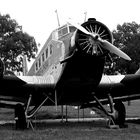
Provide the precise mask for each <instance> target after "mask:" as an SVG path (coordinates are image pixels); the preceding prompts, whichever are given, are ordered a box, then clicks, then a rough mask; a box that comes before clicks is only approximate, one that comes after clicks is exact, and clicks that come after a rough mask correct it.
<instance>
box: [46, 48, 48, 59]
mask: <svg viewBox="0 0 140 140" xmlns="http://www.w3.org/2000/svg"><path fill="white" fill-rule="evenodd" d="M47 57H48V48H47V49H46V59H47Z"/></svg>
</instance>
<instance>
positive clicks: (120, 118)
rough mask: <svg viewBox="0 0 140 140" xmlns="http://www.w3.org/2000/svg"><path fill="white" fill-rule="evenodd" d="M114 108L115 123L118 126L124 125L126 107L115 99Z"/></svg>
mask: <svg viewBox="0 0 140 140" xmlns="http://www.w3.org/2000/svg"><path fill="white" fill-rule="evenodd" d="M114 108H115V110H116V112H117V116H116V117H115V118H114V122H115V124H116V125H119V126H120V127H124V126H126V125H125V118H126V109H125V106H124V104H123V103H122V102H121V101H117V102H116V103H115V105H114Z"/></svg>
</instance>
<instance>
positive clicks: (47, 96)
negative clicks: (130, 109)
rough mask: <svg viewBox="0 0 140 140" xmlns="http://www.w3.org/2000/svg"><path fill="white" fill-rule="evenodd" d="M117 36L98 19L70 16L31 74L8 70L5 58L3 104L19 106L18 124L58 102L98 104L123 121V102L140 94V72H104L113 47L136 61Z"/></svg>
mask: <svg viewBox="0 0 140 140" xmlns="http://www.w3.org/2000/svg"><path fill="white" fill-rule="evenodd" d="M112 40H113V37H112V34H111V32H110V30H109V29H108V28H107V27H106V26H105V25H104V24H103V23H101V22H99V21H97V20H96V19H94V18H90V19H88V21H86V22H84V23H83V24H81V25H79V24H76V23H74V22H72V21H71V20H69V21H68V22H67V24H66V25H64V26H62V27H59V28H58V29H56V30H54V31H53V32H52V33H51V35H50V37H49V38H48V40H47V41H46V43H45V45H44V47H43V48H42V50H41V51H40V53H39V55H38V56H37V57H36V60H35V62H34V63H33V65H32V66H31V68H30V70H29V71H28V73H27V74H26V76H6V75H4V64H3V62H2V60H1V63H0V82H1V88H0V107H7V108H14V109H15V120H16V121H15V122H16V128H18V129H24V128H26V127H27V120H29V119H30V118H32V117H33V116H34V115H35V114H36V112H37V111H38V110H39V109H40V108H41V107H42V106H56V107H57V106H58V105H72V106H73V105H74V106H76V105H77V106H81V108H91V109H92V108H93V107H95V108H98V109H99V110H101V111H102V112H103V113H104V114H106V115H107V116H108V118H109V120H110V124H114V125H117V126H120V127H121V126H123V125H124V123H125V117H126V111H125V106H124V104H123V101H127V100H133V99H139V98H140V94H139V93H140V87H139V83H140V75H126V76H125V75H116V76H103V70H104V64H105V60H106V57H108V55H109V53H110V52H111V53H114V54H116V55H118V56H119V57H122V58H124V59H126V60H131V59H130V57H129V56H128V55H126V54H125V53H124V52H122V51H121V50H120V49H118V48H117V47H115V46H114V45H113V44H112ZM104 104H109V105H110V110H107V109H106V108H105V107H104ZM31 106H32V107H31Z"/></svg>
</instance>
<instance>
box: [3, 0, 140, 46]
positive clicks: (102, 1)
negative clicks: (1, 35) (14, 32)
mask: <svg viewBox="0 0 140 140" xmlns="http://www.w3.org/2000/svg"><path fill="white" fill-rule="evenodd" d="M56 9H57V11H58V16H59V21H60V24H61V25H63V24H65V23H66V21H67V19H68V18H71V19H73V20H75V21H76V22H79V23H82V22H83V21H84V18H85V14H84V13H85V12H87V18H90V17H94V18H96V19H97V20H98V21H100V22H103V23H104V24H105V25H107V26H108V28H109V29H110V30H113V29H115V28H116V26H117V24H122V23H124V22H132V21H135V22H137V23H138V24H140V15H139V14H140V2H139V0H0V13H1V14H2V15H3V14H10V16H11V18H12V19H15V20H16V21H17V22H18V24H19V25H21V26H22V27H23V30H24V31H25V32H27V33H28V34H29V35H31V36H34V37H35V39H36V42H37V43H40V44H41V46H43V45H44V43H45V41H46V40H47V38H48V37H49V35H50V33H51V32H52V30H54V29H56V28H57V27H58V22H57V16H56V13H55V10H56Z"/></svg>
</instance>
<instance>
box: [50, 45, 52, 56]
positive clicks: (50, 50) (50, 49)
mask: <svg viewBox="0 0 140 140" xmlns="http://www.w3.org/2000/svg"><path fill="white" fill-rule="evenodd" d="M52 51H53V45H52V44H50V55H51V54H52Z"/></svg>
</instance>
